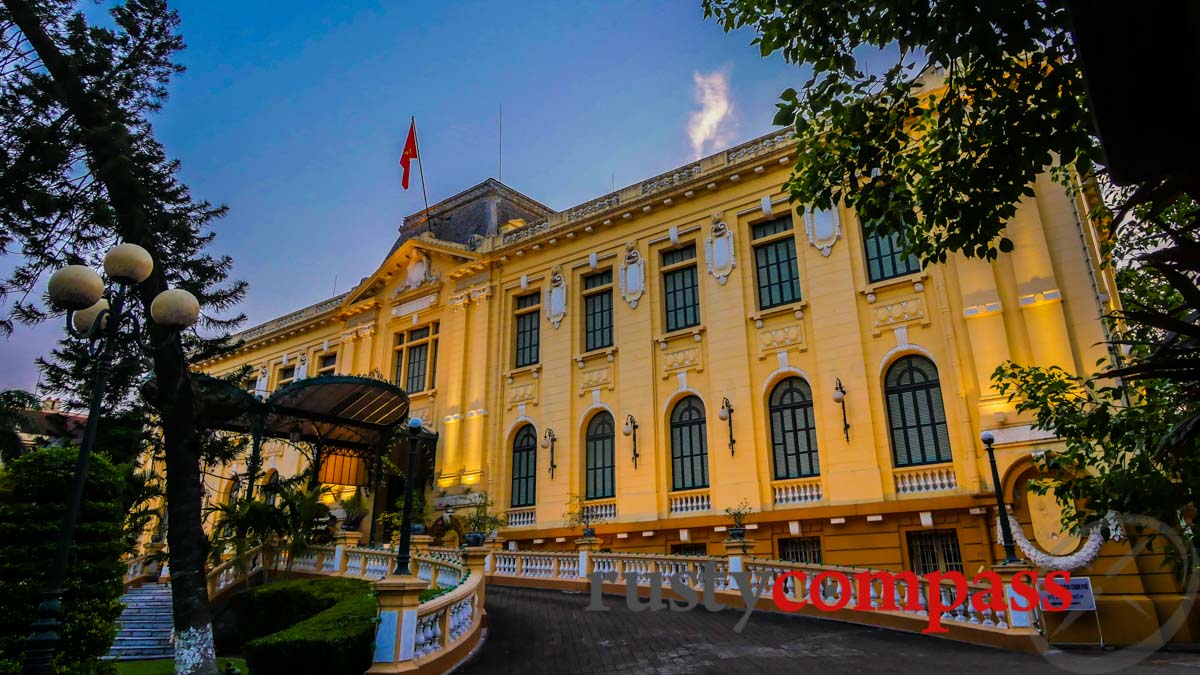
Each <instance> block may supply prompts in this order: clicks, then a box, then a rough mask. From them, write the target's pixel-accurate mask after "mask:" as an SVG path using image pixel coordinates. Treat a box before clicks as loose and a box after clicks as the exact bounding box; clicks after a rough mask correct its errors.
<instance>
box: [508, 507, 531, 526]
mask: <svg viewBox="0 0 1200 675" xmlns="http://www.w3.org/2000/svg"><path fill="white" fill-rule="evenodd" d="M535 522H537V510H536V509H534V508H533V507H529V508H524V509H509V511H508V526H509V527H529V526H530V525H533V524H534V523H535Z"/></svg>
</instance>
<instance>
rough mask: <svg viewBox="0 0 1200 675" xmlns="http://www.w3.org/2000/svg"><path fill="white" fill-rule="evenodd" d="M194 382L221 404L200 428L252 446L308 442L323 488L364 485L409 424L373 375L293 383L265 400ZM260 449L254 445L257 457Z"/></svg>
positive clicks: (404, 406)
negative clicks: (242, 437)
mask: <svg viewBox="0 0 1200 675" xmlns="http://www.w3.org/2000/svg"><path fill="white" fill-rule="evenodd" d="M192 377H193V378H194V380H195V382H196V384H197V385H198V389H199V390H201V391H202V392H203V395H202V398H203V399H205V400H207V401H214V402H218V401H219V402H220V405H219V406H213V408H214V412H219V414H215V415H211V416H209V418H208V419H207V420H205V422H206V424H205V426H207V427H209V428H211V429H216V430H220V431H229V432H233V433H241V434H249V435H251V436H254V437H255V438H256V440H264V439H270V438H274V439H281V440H286V441H290V442H292V443H307V444H310V445H311V446H312V447H313V448H314V457H313V463H314V465H316V467H317V477H316V478H317V480H318V481H319V482H322V483H337V484H341V485H361V486H367V485H369V475H370V473H371V469H372V467H373V465H374V464H375V463H376V461H377V460H379V459H380V458H382V457H383V456H385V455H386V453H387V451H388V447H389V445H390V443H391V441H392V439H393V434H394V432H397V431H399V427H400V426H401V425H402V424H403V423H404V422H405V420H407V419H408V411H409V401H408V395H407V394H405V393H404V390H403V389H401V388H400V387H397V386H396V385H394V384H392V383H390V382H387V381H384V380H377V379H374V378H370V377H361V376H354V375H326V376H321V377H312V378H307V379H303V380H297V381H295V382H292V383H291V384H288V385H286V386H284V387H281V388H279V389H278V390H276V391H275V393H273V394H271V396H270V397H269V398H267V399H266V400H262V399H259V398H257V397H255V396H253V395H251V394H250V393H248V392H246V391H245V390H242V389H240V388H239V387H238V386H237V385H235V384H233V383H231V382H226V381H224V380H219V379H217V378H213V377H210V376H207V375H201V374H195V373H193V375H192ZM257 446H258V443H257V442H256V444H255V455H257V451H258V447H257ZM253 460H257V456H255V457H254V458H253Z"/></svg>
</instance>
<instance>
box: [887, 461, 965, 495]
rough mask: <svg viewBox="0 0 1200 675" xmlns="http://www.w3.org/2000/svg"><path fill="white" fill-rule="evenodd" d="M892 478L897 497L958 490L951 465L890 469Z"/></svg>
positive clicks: (956, 479)
mask: <svg viewBox="0 0 1200 675" xmlns="http://www.w3.org/2000/svg"><path fill="white" fill-rule="evenodd" d="M892 476H893V478H894V479H895V481H896V494H898V495H909V494H924V493H928V492H945V491H948V490H955V489H957V488H958V478H957V477H956V476H955V475H954V465H953V464H936V465H933V466H914V467H907V468H896V469H892Z"/></svg>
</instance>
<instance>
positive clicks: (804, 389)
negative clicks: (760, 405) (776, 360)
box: [768, 377, 821, 480]
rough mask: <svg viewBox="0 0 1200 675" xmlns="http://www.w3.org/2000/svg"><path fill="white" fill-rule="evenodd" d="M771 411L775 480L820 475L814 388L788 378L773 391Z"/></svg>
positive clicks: (801, 381)
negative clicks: (814, 417) (814, 414)
mask: <svg viewBox="0 0 1200 675" xmlns="http://www.w3.org/2000/svg"><path fill="white" fill-rule="evenodd" d="M768 407H769V409H770V413H771V451H772V456H773V457H774V458H775V480H782V479H784V478H800V477H801V476H818V475H820V474H821V467H820V464H819V463H818V460H817V425H816V422H815V421H814V419H813V397H812V387H809V386H808V383H807V382H805V381H804V380H803V379H801V378H799V377H789V378H787V379H786V380H783V381H782V382H780V383H779V384H777V385H775V388H774V389H772V390H771V398H770V400H769V401H768Z"/></svg>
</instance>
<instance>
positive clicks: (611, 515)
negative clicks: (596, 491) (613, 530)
mask: <svg viewBox="0 0 1200 675" xmlns="http://www.w3.org/2000/svg"><path fill="white" fill-rule="evenodd" d="M583 515H584V516H585V517H586V518H589V519H591V520H594V521H602V520H616V519H617V500H616V499H597V500H594V501H590V502H586V503H585V504H584V505H583Z"/></svg>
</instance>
